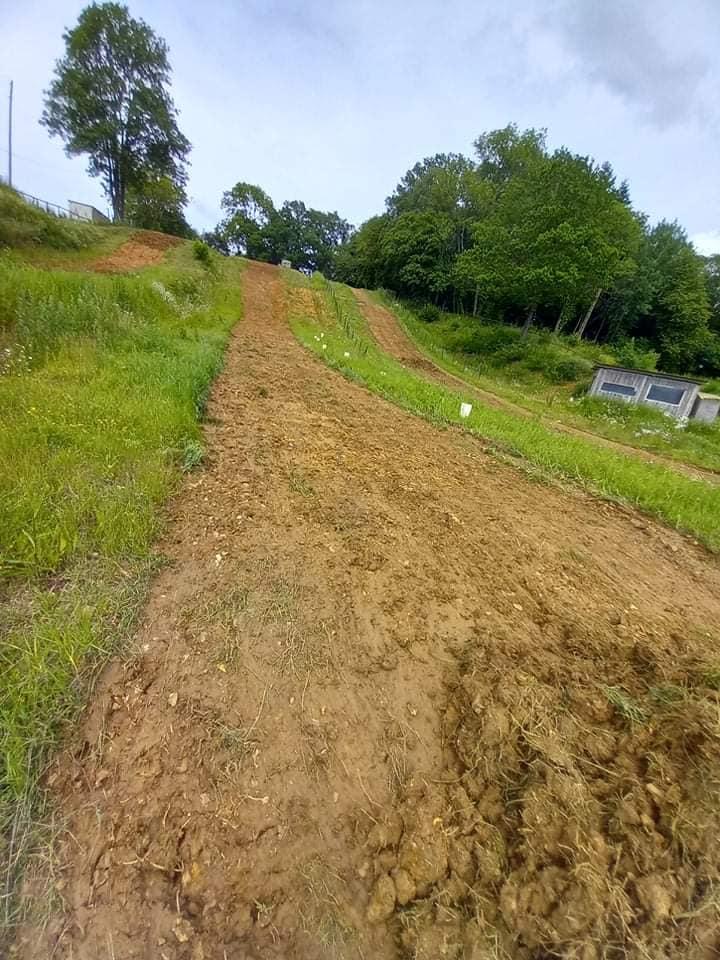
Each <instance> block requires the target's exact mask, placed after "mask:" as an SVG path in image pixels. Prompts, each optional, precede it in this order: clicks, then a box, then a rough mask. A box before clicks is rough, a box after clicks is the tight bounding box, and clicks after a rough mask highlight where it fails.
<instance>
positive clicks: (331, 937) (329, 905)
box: [300, 859, 355, 960]
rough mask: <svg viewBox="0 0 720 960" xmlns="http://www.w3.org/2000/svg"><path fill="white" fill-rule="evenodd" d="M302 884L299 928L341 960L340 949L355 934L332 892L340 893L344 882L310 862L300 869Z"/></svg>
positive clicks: (316, 863) (322, 865)
mask: <svg viewBox="0 0 720 960" xmlns="http://www.w3.org/2000/svg"><path fill="white" fill-rule="evenodd" d="M300 874H301V876H302V878H303V880H304V881H305V889H306V897H305V902H304V904H303V906H302V908H301V909H300V916H301V918H302V924H303V929H304V930H305V932H306V933H308V934H310V935H311V936H312V937H314V938H315V939H317V940H318V941H319V942H320V943H321V944H322V946H323V947H325V949H326V950H327V949H332V951H333V953H332V955H333V956H334V957H337V958H338V960H341V957H342V954H341V953H338V952H337V951H339V950H341V949H342V948H343V947H344V946H345V945H346V944H347V943H348V941H349V940H351V939H352V938H353V936H354V935H355V930H354V928H353V927H352V925H351V924H350V923H349V922H348V920H347V919H346V918H345V916H344V910H343V907H342V904H341V902H340V899H339V898H338V896H337V895H336V893H335V892H334V891H335V890H336V889H338V890H342V889H343V888H344V886H345V881H343V879H342V878H341V877H339V876H338V875H337V874H335V873H333V872H332V871H331V870H330V868H329V867H328V866H327V865H326V864H324V863H322V861H321V860H319V859H314V860H311V861H310V862H309V863H306V864H305V865H304V866H303V867H302V868H301V870H300Z"/></svg>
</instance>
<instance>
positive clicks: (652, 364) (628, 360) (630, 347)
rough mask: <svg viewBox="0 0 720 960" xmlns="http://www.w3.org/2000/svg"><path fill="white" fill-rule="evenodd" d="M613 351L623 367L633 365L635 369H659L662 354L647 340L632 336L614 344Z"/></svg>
mask: <svg viewBox="0 0 720 960" xmlns="http://www.w3.org/2000/svg"><path fill="white" fill-rule="evenodd" d="M612 350H613V353H614V354H615V357H616V359H617V362H618V363H619V364H620V366H621V367H633V368H634V369H635V370H657V362H658V360H659V359H660V354H659V353H658V351H657V350H653V349H652V347H651V346H650V344H649V343H648V342H647V341H646V340H645V341H643V340H637V339H636V338H635V337H630V338H629V339H628V340H619V341H617V342H616V343H614V344H613V345H612Z"/></svg>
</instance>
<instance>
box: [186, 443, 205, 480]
mask: <svg viewBox="0 0 720 960" xmlns="http://www.w3.org/2000/svg"><path fill="white" fill-rule="evenodd" d="M203 456H204V451H203V448H202V444H201V443H200V442H199V441H198V440H186V441H185V443H184V444H183V447H182V452H181V456H180V466H181V468H182V470H183V471H184V472H185V473H189V472H190V471H191V470H195V469H196V468H197V467H199V466H200V464H201V463H202V462H203Z"/></svg>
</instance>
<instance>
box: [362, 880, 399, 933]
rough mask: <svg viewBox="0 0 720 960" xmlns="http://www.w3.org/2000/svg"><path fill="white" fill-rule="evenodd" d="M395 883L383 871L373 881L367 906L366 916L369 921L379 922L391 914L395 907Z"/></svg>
mask: <svg viewBox="0 0 720 960" xmlns="http://www.w3.org/2000/svg"><path fill="white" fill-rule="evenodd" d="M395 899H396V895H395V884H394V883H393V880H392V877H389V876H388V874H386V873H383V874H382V875H381V876H380V877H378V879H377V880H376V881H375V886H374V887H373V891H372V894H371V895H370V902H369V903H368V908H367V918H368V920H369V921H370V923H381V922H382V921H383V920H387V919H388V917H391V916H392V913H393V910H394V909H395Z"/></svg>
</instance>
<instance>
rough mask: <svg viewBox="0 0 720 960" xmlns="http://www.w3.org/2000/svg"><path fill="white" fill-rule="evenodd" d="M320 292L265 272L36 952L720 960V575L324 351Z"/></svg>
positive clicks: (696, 556) (64, 778) (65, 786)
mask: <svg viewBox="0 0 720 960" xmlns="http://www.w3.org/2000/svg"><path fill="white" fill-rule="evenodd" d="M306 294H307V291H302V290H300V291H289V290H287V289H286V288H285V286H284V284H283V281H282V279H281V275H280V272H279V271H278V270H277V269H276V268H273V267H270V266H267V265H261V264H253V263H251V264H249V265H248V268H247V270H246V272H245V274H244V281H243V298H244V318H243V320H242V321H241V322H240V323H239V324H238V326H237V328H236V330H235V332H234V334H233V337H232V340H231V343H230V346H229V352H228V357H227V364H226V368H225V370H224V372H223V373H222V375H221V376H220V378H219V379H218V381H217V383H216V385H215V389H214V391H213V394H212V398H211V402H210V407H209V414H210V419H209V424H208V426H207V430H206V438H207V445H208V454H207V465H206V467H205V469H204V470H203V471H201V472H200V473H197V474H194V475H191V476H190V477H189V478H188V480H187V482H186V484H185V487H184V489H183V490H182V492H181V493H180V494H179V495H178V496H177V498H176V499H175V501H174V503H173V504H172V505H171V508H170V511H169V514H170V516H169V524H168V528H167V533H166V536H165V539H164V541H163V542H162V543H161V544H160V549H161V550H162V551H163V553H165V554H166V555H167V557H168V559H169V563H168V564H167V566H166V567H165V568H164V569H163V570H162V571H161V573H160V574H159V575H158V576H157V578H156V580H155V583H154V586H153V589H152V591H151V596H150V599H149V603H148V606H147V609H146V612H145V615H144V618H143V622H142V624H141V626H140V629H139V631H138V635H137V638H136V642H135V643H134V645H133V647H132V649H131V650H130V651H127V652H125V654H124V655H123V656H121V657H118V658H117V659H116V660H115V661H114V662H112V663H111V664H110V665H109V666H108V667H107V668H106V669H105V671H104V672H103V674H102V676H101V677H100V680H99V682H98V684H97V686H96V689H95V692H94V696H93V698H92V701H91V703H90V705H89V708H88V710H87V711H86V714H85V716H84V718H83V720H82V723H81V726H80V728H79V729H78V731H77V734H76V735H74V736H73V737H72V738H71V741H70V742H69V743H68V745H67V749H66V750H65V751H64V752H63V753H62V754H61V755H60V756H59V757H58V759H57V761H56V763H55V765H54V767H53V769H52V770H51V772H50V775H49V780H48V782H49V785H50V789H51V791H52V794H53V796H54V802H55V805H56V808H57V810H58V813H59V816H60V817H61V818H62V823H63V824H64V828H63V831H62V835H61V839H60V841H59V844H58V849H57V851H56V857H57V861H58V867H57V870H56V876H57V877H58V878H59V880H58V883H57V885H56V889H57V894H58V897H59V900H60V907H59V909H58V910H57V911H56V913H55V915H54V916H53V918H52V919H51V921H50V923H49V924H48V925H45V926H42V925H40V924H38V926H36V927H33V926H27V927H26V928H24V929H23V930H22V931H21V935H20V937H19V939H18V941H17V945H16V953H17V956H18V957H23V958H25V960H29V958H33V960H39V958H42V960H47V958H48V957H51V956H52V957H53V958H55V960H71V958H72V960H100V958H103V960H105V958H108V960H110V958H113V960H131V958H133V960H136V958H137V960H139V958H143V960H150V958H152V960H159V958H163V960H251V958H252V960H260V958H263V960H273V958H277V960H281V958H282V960H316V958H317V960H323V958H364V960H399V958H411V957H413V958H420V960H438V958H441V957H449V958H457V960H459V958H468V960H481V958H485V957H504V956H508V957H517V958H524V960H531V958H532V960H540V958H541V957H549V956H561V957H576V958H582V960H593V958H596V957H598V958H599V957H601V956H608V957H610V956H613V957H620V956H630V957H635V956H637V957H641V956H650V955H651V956H653V957H654V958H656V960H657V958H660V957H665V956H667V957H670V956H672V957H679V956H686V955H687V956H693V957H698V958H700V957H706V956H707V957H708V958H709V957H712V956H716V955H717V954H716V953H714V952H712V951H714V950H716V949H717V948H718V947H719V946H720V941H718V934H717V929H718V927H717V917H716V914H715V912H714V910H713V909H711V908H707V909H706V907H705V899H704V898H705V897H706V894H707V892H708V891H709V890H711V889H712V887H713V884H714V883H715V882H716V881H717V867H718V851H717V844H718V841H717V836H718V829H717V828H718V823H717V808H718V804H717V794H716V793H715V792H714V791H715V790H716V786H717V780H718V760H717V757H718V755H719V752H718V749H717V746H718V743H717V707H718V703H717V700H716V699H715V698H716V693H715V690H714V687H713V682H712V675H711V667H712V662H713V657H715V656H716V646H717V632H716V628H717V624H718V623H720V571H719V569H718V564H717V562H716V561H715V560H714V559H713V558H710V557H709V556H708V555H707V554H706V553H705V552H703V551H702V550H700V549H699V548H697V547H695V546H694V545H692V544H691V543H689V542H688V541H687V540H685V539H683V538H682V537H680V536H679V535H676V534H675V533H673V532H672V531H669V530H667V529H665V528H663V527H661V526H660V525H657V524H654V523H652V522H650V521H646V520H644V519H641V518H638V517H636V516H634V515H632V514H630V513H629V512H627V511H623V510H621V509H619V508H616V507H613V506H611V505H608V504H604V503H601V502H598V501H594V500H592V499H591V498H588V497H586V496H584V495H582V494H580V493H578V494H570V493H567V492H564V491H562V490H559V489H556V488H553V487H548V486H545V485H542V484H540V483H536V482H533V481H532V480H530V479H528V478H527V477H525V476H524V475H522V474H521V473H519V472H517V471H516V470H514V469H513V468H512V467H510V466H508V465H505V464H502V463H498V462H497V461H495V460H494V459H493V458H492V457H491V456H489V455H487V454H486V453H485V452H483V449H482V447H481V445H480V444H479V443H478V442H477V441H475V440H473V439H472V438H470V437H468V436H466V435H464V434H462V433H461V432H460V431H454V430H438V429H437V428H435V427H433V426H432V425H430V424H428V423H425V422H424V421H421V420H419V419H415V418H413V417H412V416H410V415H408V414H406V413H403V412H401V411H400V410H398V409H397V408H395V407H393V406H392V405H390V404H389V403H386V402H385V401H383V400H381V399H379V398H377V397H374V396H372V395H370V394H368V393H367V392H365V391H364V390H363V389H362V388H361V387H359V386H356V385H354V384H350V383H348V382H347V381H345V380H344V379H343V378H342V377H340V376H339V375H338V374H337V373H335V372H333V371H330V370H329V369H327V368H325V367H323V366H322V365H320V364H319V363H318V362H317V361H316V360H315V359H314V358H313V357H312V356H310V355H309V354H308V353H306V352H304V350H303V349H302V348H301V347H300V346H299V345H298V343H297V342H296V341H295V340H294V338H293V336H292V333H291V331H290V329H289V327H288V324H287V321H286V314H287V298H288V297H289V296H304V295H306ZM307 296H308V297H309V294H307ZM652 691H655V692H654V693H653V692H652ZM677 691H680V693H677ZM683 692H684V694H683ZM683 695H685V699H678V698H679V697H681V696H683ZM633 710H634V711H636V712H635V713H634V714H633ZM655 710H657V711H659V712H658V713H657V714H656V713H654V712H653V711H655ZM657 717H660V720H658V719H657ZM713 724H714V725H713ZM686 948H687V950H688V952H687V953H685V952H684V951H685V949H686ZM690 948H692V950H693V951H695V952H693V953H690V952H689V951H690ZM491 950H492V951H494V952H489V951H491ZM611 950H615V951H616V952H615V953H612V952H606V951H611ZM642 951H649V952H645V953H643V952H642Z"/></svg>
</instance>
